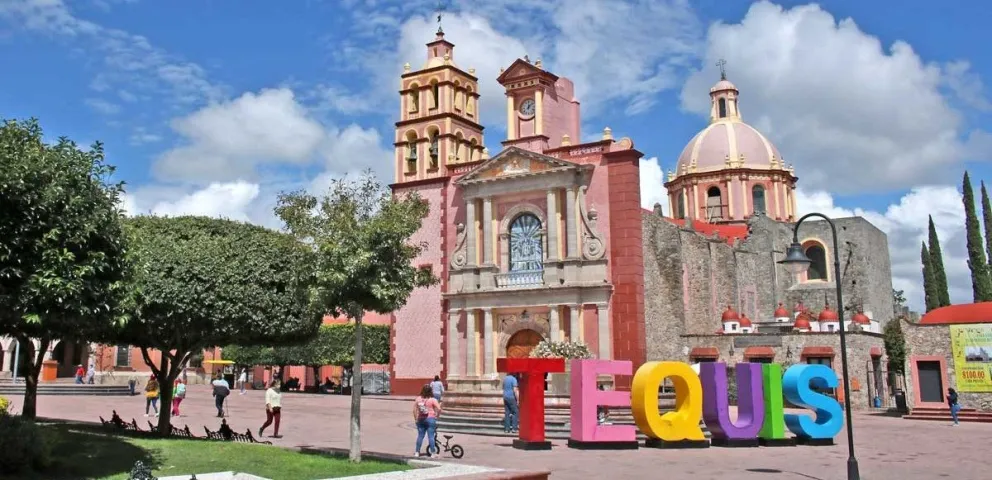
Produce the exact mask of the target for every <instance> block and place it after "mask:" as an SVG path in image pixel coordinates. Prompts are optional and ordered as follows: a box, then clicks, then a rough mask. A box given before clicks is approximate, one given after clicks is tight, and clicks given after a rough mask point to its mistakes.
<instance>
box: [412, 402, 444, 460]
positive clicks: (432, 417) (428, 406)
mask: <svg viewBox="0 0 992 480" xmlns="http://www.w3.org/2000/svg"><path fill="white" fill-rule="evenodd" d="M440 414H441V404H440V403H439V402H438V401H437V400H436V399H435V398H434V390H433V389H432V388H431V386H430V385H424V387H423V388H421V389H420V396H418V397H417V399H416V400H414V402H413V421H414V423H416V424H417V449H416V450H415V451H414V454H413V456H415V457H419V456H420V447H422V446H423V445H424V436H425V435H426V436H427V456H428V457H430V458H434V448H435V447H434V432H435V431H436V430H437V417H438V415H440Z"/></svg>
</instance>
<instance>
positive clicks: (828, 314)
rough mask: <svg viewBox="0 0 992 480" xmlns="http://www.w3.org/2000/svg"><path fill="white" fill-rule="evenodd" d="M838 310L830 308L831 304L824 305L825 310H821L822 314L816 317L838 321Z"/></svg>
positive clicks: (825, 320)
mask: <svg viewBox="0 0 992 480" xmlns="http://www.w3.org/2000/svg"><path fill="white" fill-rule="evenodd" d="M838 318H839V317H837V312H835V311H833V310H831V309H830V305H827V306H825V307H823V311H822V312H820V316H819V317H817V318H816V319H817V320H818V321H821V322H836V321H838Z"/></svg>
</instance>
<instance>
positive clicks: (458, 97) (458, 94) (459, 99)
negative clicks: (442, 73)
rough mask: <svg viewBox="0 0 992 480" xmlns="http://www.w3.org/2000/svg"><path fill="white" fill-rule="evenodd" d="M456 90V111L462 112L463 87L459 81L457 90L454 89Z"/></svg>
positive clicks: (456, 84) (456, 81)
mask: <svg viewBox="0 0 992 480" xmlns="http://www.w3.org/2000/svg"><path fill="white" fill-rule="evenodd" d="M454 90H455V99H454V106H455V110H461V109H462V85H461V83H459V82H458V80H455V88H454Z"/></svg>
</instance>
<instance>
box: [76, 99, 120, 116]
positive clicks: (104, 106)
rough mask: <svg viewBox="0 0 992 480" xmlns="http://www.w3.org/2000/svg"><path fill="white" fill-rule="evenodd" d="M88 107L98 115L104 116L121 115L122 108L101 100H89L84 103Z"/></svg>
mask: <svg viewBox="0 0 992 480" xmlns="http://www.w3.org/2000/svg"><path fill="white" fill-rule="evenodd" d="M83 103H85V104H86V106H87V107H90V108H92V109H93V110H94V111H96V112H97V113H101V114H104V115H116V114H118V113H120V111H121V106H120V105H117V104H116V103H111V102H108V101H106V100H101V99H99V98H87V99H86V100H84V101H83Z"/></svg>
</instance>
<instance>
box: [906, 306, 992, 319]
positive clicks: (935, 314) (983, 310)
mask: <svg viewBox="0 0 992 480" xmlns="http://www.w3.org/2000/svg"><path fill="white" fill-rule="evenodd" d="M989 321H992V302H978V303H965V304H961V305H949V306H946V307H940V308H936V309H933V310H931V311H929V312H927V314H926V315H924V316H923V318H921V319H920V325H953V324H957V323H987V322H989Z"/></svg>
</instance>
